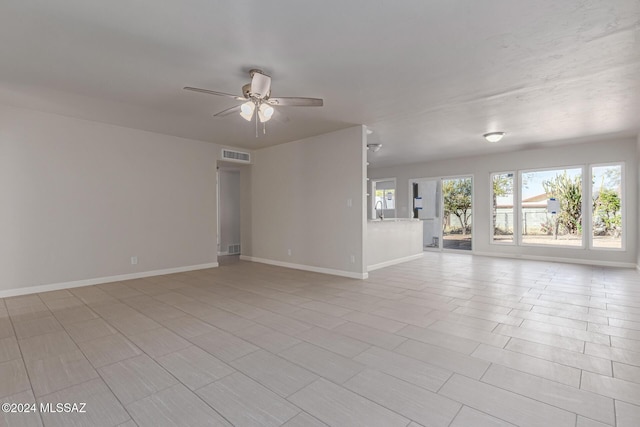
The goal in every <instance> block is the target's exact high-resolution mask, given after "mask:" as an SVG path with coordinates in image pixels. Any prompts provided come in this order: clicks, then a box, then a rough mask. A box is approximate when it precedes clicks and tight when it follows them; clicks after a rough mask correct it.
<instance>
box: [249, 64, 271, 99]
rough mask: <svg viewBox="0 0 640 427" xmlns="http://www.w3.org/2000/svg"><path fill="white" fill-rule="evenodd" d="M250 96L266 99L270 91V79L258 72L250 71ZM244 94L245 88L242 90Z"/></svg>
mask: <svg viewBox="0 0 640 427" xmlns="http://www.w3.org/2000/svg"><path fill="white" fill-rule="evenodd" d="M251 71H252V73H251V89H250V90H251V92H250V96H252V97H254V98H258V99H263V98H267V97H268V95H269V91H270V90H271V77H269V76H267V75H265V74H262V73H261V72H260V71H259V70H251ZM242 91H243V92H245V88H244V87H243V88H242Z"/></svg>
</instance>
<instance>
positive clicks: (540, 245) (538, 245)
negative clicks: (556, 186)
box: [518, 165, 591, 250]
mask: <svg viewBox="0 0 640 427" xmlns="http://www.w3.org/2000/svg"><path fill="white" fill-rule="evenodd" d="M587 167H588V165H573V166H554V167H547V168H535V169H522V170H519V171H518V178H519V179H518V184H519V186H518V225H520V224H521V223H522V188H521V183H522V175H523V174H526V173H531V172H545V171H553V170H567V169H580V170H581V171H582V172H581V176H582V195H583V196H582V212H583V215H582V242H581V244H580V246H578V245H548V244H544V243H525V242H523V241H522V233H521V231H520V230H519V231H518V246H523V247H536V248H561V249H576V250H586V249H587V248H588V245H587V240H586V239H585V234H586V232H585V215H584V212H588V213H587V216H588V218H587V219H588V220H589V224H591V213H590V211H586V209H587V207H588V205H587V201H586V199H587V198H586V197H584V195H585V194H590V193H587V192H586V187H585V186H586V183H585V179H584V177H585V169H586V168H587ZM589 177H591V172H589ZM589 198H591V196H590V195H589ZM587 227H588V228H589V230H590V229H591V226H590V225H588V226H587ZM518 228H520V227H518Z"/></svg>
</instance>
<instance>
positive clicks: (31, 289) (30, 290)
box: [0, 262, 218, 298]
mask: <svg viewBox="0 0 640 427" xmlns="http://www.w3.org/2000/svg"><path fill="white" fill-rule="evenodd" d="M215 267H218V263H217V262H211V263H208V264H198V265H188V266H186V267H175V268H166V269H163V270H152V271H142V272H139V273H130V274H119V275H117V276H107V277H96V278H93V279H84V280H75V281H73V282H62V283H51V284H47V285H36V286H27V287H24V288H17V289H7V290H4V291H0V298H7V297H15V296H19V295H28V294H36V293H40V292H50V291H59V290H61V289H70V288H79V287H82V286H91V285H99V284H101V283H110V282H119V281H122V280H131V279H141V278H143V277H151V276H162V275H164V274H172V273H183V272H185V271H193V270H203V269H205V268H215Z"/></svg>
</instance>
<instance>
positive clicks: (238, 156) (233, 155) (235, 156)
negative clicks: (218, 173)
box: [222, 149, 251, 163]
mask: <svg viewBox="0 0 640 427" xmlns="http://www.w3.org/2000/svg"><path fill="white" fill-rule="evenodd" d="M222 159H223V160H228V161H230V162H238V163H251V154H249V153H245V152H242V151H234V150H226V149H223V150H222Z"/></svg>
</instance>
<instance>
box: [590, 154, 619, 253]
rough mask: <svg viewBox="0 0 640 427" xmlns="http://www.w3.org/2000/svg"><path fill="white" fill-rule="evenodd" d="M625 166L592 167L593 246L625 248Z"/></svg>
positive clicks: (595, 247) (598, 247) (596, 247)
mask: <svg viewBox="0 0 640 427" xmlns="http://www.w3.org/2000/svg"><path fill="white" fill-rule="evenodd" d="M622 231H623V230H622V165H621V164H616V165H604V166H593V167H592V168H591V247H592V248H594V249H622Z"/></svg>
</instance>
